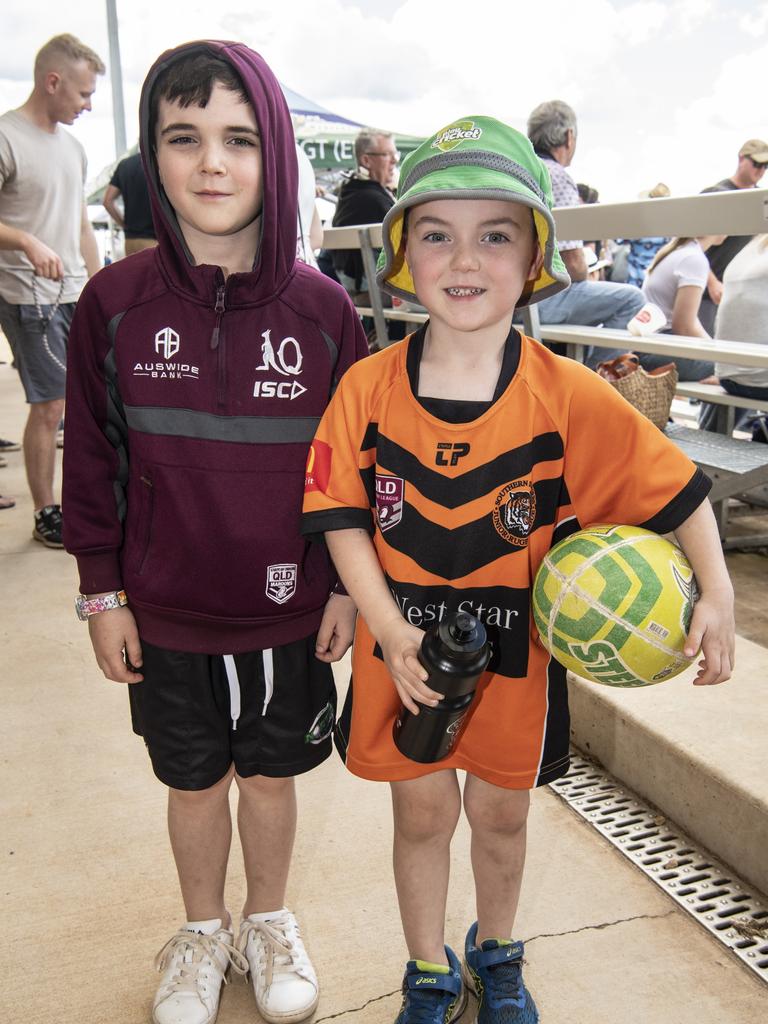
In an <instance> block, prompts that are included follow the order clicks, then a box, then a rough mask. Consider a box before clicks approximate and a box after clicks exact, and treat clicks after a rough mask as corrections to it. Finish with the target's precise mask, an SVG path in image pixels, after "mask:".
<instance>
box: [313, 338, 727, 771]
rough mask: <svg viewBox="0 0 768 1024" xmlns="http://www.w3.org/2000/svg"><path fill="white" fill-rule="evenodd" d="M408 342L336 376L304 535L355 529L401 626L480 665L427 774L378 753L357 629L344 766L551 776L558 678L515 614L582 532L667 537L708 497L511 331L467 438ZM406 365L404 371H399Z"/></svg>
mask: <svg viewBox="0 0 768 1024" xmlns="http://www.w3.org/2000/svg"><path fill="white" fill-rule="evenodd" d="M421 337H423V332H419V334H418V335H413V336H411V337H410V338H407V339H406V340H405V341H403V342H401V343H399V344H396V345H393V346H391V347H390V348H387V349H386V350H384V351H383V352H380V353H378V354H377V355H374V356H371V357H369V358H368V359H364V360H362V361H361V362H359V363H357V364H355V365H354V366H352V367H350V369H349V370H348V371H347V373H346V374H345V376H344V377H343V378H342V380H341V383H340V385H339V388H338V390H337V392H336V394H335V396H334V398H333V400H332V401H331V403H330V405H329V406H328V408H327V410H326V412H325V414H324V416H323V418H322V421H321V423H320V426H319V428H318V431H317V434H316V435H315V440H314V442H313V445H312V449H311V452H310V458H309V463H308V469H307V479H306V488H305V498H304V522H303V532H304V533H307V534H311V533H318V532H325V531H328V530H336V529H346V528H349V527H363V528H365V529H367V530H369V531H370V532H371V534H372V535H373V542H374V545H375V548H376V552H377V555H378V558H379V561H380V563H381V566H382V569H383V571H384V574H385V576H386V579H387V582H388V585H389V587H390V589H391V591H392V594H393V595H394V597H395V600H396V601H397V604H398V606H399V607H400V610H401V612H402V614H403V616H404V617H405V618H406V619H407V620H408V621H409V622H410V623H412V624H413V625H415V626H419V627H421V628H424V629H427V628H428V627H429V625H430V624H431V623H432V622H434V621H435V620H436V619H440V618H441V617H442V616H443V615H445V614H446V613H448V612H451V611H462V610H465V611H469V612H471V613H472V614H474V615H476V616H478V617H479V618H480V619H482V621H483V622H484V623H485V625H486V628H487V630H488V633H489V638H490V639H491V641H492V644H493V649H494V654H493V658H492V661H491V663H490V665H489V671H488V672H486V674H485V675H484V677H483V679H482V680H481V684H480V688H479V691H478V699H477V700H476V704H475V708H474V710H473V713H472V715H471V718H470V721H469V723H468V725H467V727H466V729H465V731H464V733H463V735H462V737H461V740H460V742H459V743H458V744H457V746H456V748H455V750H454V751H453V753H452V754H451V755H450V757H449V758H448V759H447V760H445V761H441V762H440V763H439V764H438V765H417V764H414V763H413V762H411V761H408V760H407V759H406V758H404V757H403V756H402V755H401V754H400V753H399V751H398V750H397V748H396V747H395V745H394V742H393V740H392V725H393V722H394V719H395V717H396V713H397V709H398V698H397V694H396V691H395V688H394V685H393V684H392V682H391V679H390V678H389V675H388V673H387V671H386V668H385V666H384V662H383V660H382V659H381V657H380V654H379V652H378V651H377V649H376V644H375V641H374V640H373V638H372V637H371V635H370V633H369V632H368V629H367V627H366V624H365V622H364V621H362V619H359V620H358V627H357V634H356V637H355V649H354V656H353V680H354V701H353V702H352V722H351V731H350V734H349V747H348V750H347V764H348V766H349V767H350V769H351V770H352V771H354V772H355V773H356V774H359V775H362V776H364V777H366V778H375V779H387V780H389V779H403V778H411V777H414V776H416V775H419V774H423V773H425V772H428V771H433V770H436V769H439V768H445V767H456V768H464V769H466V770H467V771H470V772H472V773H473V774H476V775H478V776H480V777H481V778H484V779H486V780H487V781H489V782H491V783H494V784H497V785H501V786H507V787H510V788H530V787H531V786H534V785H540V784H543V783H546V782H551V781H552V780H553V779H554V778H557V777H558V776H559V775H561V774H563V773H564V772H565V771H566V770H567V767H568V708H567V693H566V686H565V672H564V670H563V669H562V668H561V667H560V666H559V665H558V664H557V663H555V662H553V661H551V660H550V657H549V655H548V654H547V652H546V651H545V649H544V648H543V647H542V646H541V645H540V643H539V642H538V637H537V634H536V630H535V627H534V626H533V623H532V619H531V615H530V592H531V586H532V582H533V578H534V576H535V574H536V570H537V569H538V567H539V564H540V562H541V560H542V558H543V557H544V555H545V554H546V553H547V551H549V549H550V548H551V547H552V545H553V544H554V543H555V542H556V541H558V540H560V539H561V538H562V537H563V536H566V535H567V534H569V533H571V532H575V531H576V530H579V529H582V528H583V527H585V526H588V525H590V524H592V523H626V524H631V525H639V526H645V527H646V528H647V529H651V530H655V531H656V532H659V533H665V532H667V531H670V530H673V529H675V528H676V527H677V526H679V525H680V524H681V523H682V522H683V521H684V520H685V519H687V518H688V516H689V515H690V514H691V512H692V511H693V510H694V509H695V508H696V507H697V506H698V505H699V504H700V503H701V501H702V500H703V498H704V497H705V495H706V493H707V491H708V489H709V481H708V480H707V478H706V477H705V476H704V474H702V473H701V471H700V470H697V469H696V467H695V466H694V464H693V463H692V462H691V461H690V460H689V459H688V458H687V457H686V456H684V455H683V454H682V453H681V452H680V451H679V449H678V448H676V447H675V445H674V444H672V442H670V441H669V440H668V439H667V438H666V437H665V436H664V434H663V433H662V432H661V431H659V430H658V429H657V428H656V427H655V426H653V424H652V423H651V422H650V421H649V420H647V419H645V418H644V417H643V416H641V415H640V414H639V413H638V412H636V411H635V410H634V409H633V408H632V407H631V406H630V405H629V404H628V403H627V402H626V401H625V400H624V399H623V398H622V397H621V396H620V395H619V394H618V393H617V392H616V391H615V390H614V389H613V388H611V387H610V385H609V384H607V383H606V382H605V381H604V380H602V379H601V378H600V377H598V376H597V375H596V374H595V373H593V372H592V371H590V370H587V369H586V368H585V367H584V366H582V365H580V364H579V363H576V362H574V361H572V360H569V359H565V358H562V357H560V356H556V355H553V354H552V353H551V352H549V351H548V350H547V349H546V348H545V347H544V346H542V345H541V344H540V343H539V342H537V341H534V340H532V339H530V338H523V339H522V342H521V339H520V336H519V335H518V334H517V332H515V331H512V332H511V334H510V337H509V339H508V342H507V345H508V347H509V346H511V345H516V346H517V351H516V356H515V359H516V365H515V366H514V372H512V373H511V375H510V379H509V381H508V383H507V385H506V387H505V388H504V390H503V391H502V393H501V394H498V395H497V397H496V399H495V401H494V402H493V403H491V404H490V405H489V406H488V407H486V408H485V410H484V411H482V412H481V414H480V415H479V416H478V417H477V418H476V419H473V420H471V421H470V422H464V423H455V422H446V421H445V420H443V419H440V418H438V417H437V416H436V415H434V414H433V412H432V411H429V408H427V407H425V406H429V405H430V400H428V399H421V400H420V399H419V398H417V397H416V394H415V393H414V381H417V380H418V364H417V363H416V365H415V366H414V359H413V355H414V352H416V351H420V347H419V346H420V340H421ZM409 350H410V355H409Z"/></svg>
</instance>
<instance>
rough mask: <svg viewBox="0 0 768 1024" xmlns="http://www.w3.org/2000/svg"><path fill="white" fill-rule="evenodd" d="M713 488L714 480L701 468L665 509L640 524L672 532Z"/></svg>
mask: <svg viewBox="0 0 768 1024" xmlns="http://www.w3.org/2000/svg"><path fill="white" fill-rule="evenodd" d="M711 489H712V481H711V480H710V479H709V477H708V476H707V475H706V473H704V472H703V471H702V470H700V469H698V468H697V469H696V471H695V473H694V474H693V476H692V477H691V479H690V480H689V481H688V483H687V484H686V485H685V487H684V488H683V489H682V491H680V493H679V494H677V495H676V496H675V497H674V498H673V499H672V501H669V502H667V504H666V505H665V506H664V508H663V509H661V510H660V511H659V512H657V513H656V515H654V516H651V518H650V519H646V521H645V522H644V523H639V524H638V525H639V526H641V527H643V529H645V530H652V531H653V532H654V533H671V532H672V531H673V530H676V529H677V528H678V526H681V525H682V524H683V523H684V522H685V520H686V519H687V518H688V516H690V515H691V513H692V512H695V511H696V509H697V508H698V507H699V505H700V504H701V503H702V501H704V499H705V498H706V496H707V495H708V494H709V492H710V490H711Z"/></svg>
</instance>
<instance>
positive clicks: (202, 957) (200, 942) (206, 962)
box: [155, 929, 248, 995]
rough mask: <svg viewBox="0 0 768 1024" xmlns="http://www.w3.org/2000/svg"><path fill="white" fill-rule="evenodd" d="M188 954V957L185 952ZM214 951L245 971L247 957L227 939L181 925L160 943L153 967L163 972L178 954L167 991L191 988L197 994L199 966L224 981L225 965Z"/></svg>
mask: <svg viewBox="0 0 768 1024" xmlns="http://www.w3.org/2000/svg"><path fill="white" fill-rule="evenodd" d="M187 952H189V953H190V954H191V955H190V958H189V959H188V960H187V958H186V954H187ZM217 953H223V954H224V955H225V957H226V960H227V965H231V967H232V970H233V971H235V972H236V973H237V974H247V973H248V961H247V960H246V959H245V957H244V956H243V954H242V953H241V952H240V950H239V949H237V947H236V946H233V945H232V944H231V943H229V942H225V941H224V940H223V939H220V938H218V937H217V936H216V935H201V934H200V933H199V932H190V931H187V930H186V929H181V930H180V931H178V932H176V934H175V935H173V936H172V937H171V938H170V939H169V940H168V941H167V942H166V944H165V945H164V946H163V948H162V949H161V950H160V952H159V953H158V954H157V956H156V957H155V970H157V971H158V972H160V973H162V972H163V971H164V970H166V968H167V967H168V966H169V965H170V964H171V962H172V960H173V958H174V957H176V956H179V957H180V963H179V966H178V969H177V972H176V973H175V974H174V975H173V977H172V978H171V979H170V981H169V983H168V986H167V987H168V990H169V992H179V991H185V990H186V991H192V992H194V993H195V994H196V995H197V994H198V989H197V982H198V974H199V971H200V968H201V967H203V966H205V967H212V968H213V969H214V970H215V971H216V972H217V973H218V974H220V975H221V976H222V978H223V979H224V983H225V984H226V983H227V975H226V970H227V967H226V966H225V967H223V968H222V966H221V964H220V963H219V961H218V959H217V958H216V954H217Z"/></svg>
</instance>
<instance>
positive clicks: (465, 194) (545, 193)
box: [376, 115, 571, 307]
mask: <svg viewBox="0 0 768 1024" xmlns="http://www.w3.org/2000/svg"><path fill="white" fill-rule="evenodd" d="M433 199H506V200H509V201H510V202H514V203H520V204H522V205H523V206H528V207H530V209H531V211H532V213H533V221H534V224H535V227H536V237H537V240H538V244H539V248H540V249H541V253H542V256H543V263H542V267H541V270H540V271H539V275H538V277H537V278H536V280H535V281H529V282H528V283H527V285H526V289H525V290H524V291H523V294H522V295H521V296H520V299H519V300H518V303H517V305H518V307H520V306H525V305H527V304H529V303H531V302H538V301H539V300H540V299H545V298H548V297H549V296H550V295H556V294H557V292H560V291H562V290H563V289H564V288H567V287H568V285H569V284H570V283H571V279H570V277H569V276H568V272H567V271H566V269H565V265H564V263H563V261H562V259H561V257H560V253H559V252H558V248H557V239H556V238H555V222H554V219H553V217H552V205H553V203H552V185H551V182H550V179H549V172H548V171H547V168H546V167H545V166H544V164H543V163H542V162H541V160H540V159H539V158H538V157H537V156H536V154H535V153H534V151H533V147H532V146H531V143H530V142H529V140H528V139H527V138H526V137H525V135H523V134H522V133H521V132H518V131H515V129H514V128H510V127H509V126H508V125H506V124H503V123H502V122H501V121H497V120H495V119H494V118H492V117H478V116H475V115H473V116H471V117H463V118H461V119H460V120H458V121H454V122H453V123H452V124H449V125H448V126H447V127H445V128H442V129H441V130H440V131H439V132H437V133H436V134H435V135H432V136H431V137H430V138H428V139H427V140H426V141H425V142H423V143H422V144H421V145H420V146H419V148H418V149H416V150H414V151H413V152H412V153H409V154H408V156H407V157H406V158H405V161H404V162H403V166H402V168H401V170H400V186H399V189H398V197H397V202H396V203H395V205H394V206H393V207H392V209H391V210H390V211H389V213H388V214H387V215H386V217H385V218H384V223H383V225H382V239H383V243H384V248H383V249H382V251H381V255H380V256H379V263H378V272H377V274H376V279H377V281H378V282H379V284H380V285H381V287H382V288H384V289H385V291H388V292H390V293H391V294H392V295H397V296H399V297H400V298H403V299H408V300H410V301H418V300H417V296H416V293H415V291H414V284H413V277H412V275H411V270H410V267H409V266H408V261H407V259H406V256H405V243H406V232H405V230H404V228H405V214H406V211H407V210H408V209H409V208H410V207H412V206H417V205H418V204H419V203H427V202H430V201H431V200H433Z"/></svg>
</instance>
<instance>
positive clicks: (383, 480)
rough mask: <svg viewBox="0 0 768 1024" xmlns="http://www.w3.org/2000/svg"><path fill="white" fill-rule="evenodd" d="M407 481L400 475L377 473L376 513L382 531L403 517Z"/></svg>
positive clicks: (394, 524)
mask: <svg viewBox="0 0 768 1024" xmlns="http://www.w3.org/2000/svg"><path fill="white" fill-rule="evenodd" d="M404 493H405V483H404V481H403V480H402V479H401V477H399V476H384V475H383V474H381V473H377V474H376V514H377V518H378V520H379V529H380V530H381V532H382V533H384V531H385V530H388V529H389V528H390V527H392V526H397V524H398V523H399V522H400V520H401V519H402V518H403V494H404Z"/></svg>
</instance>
